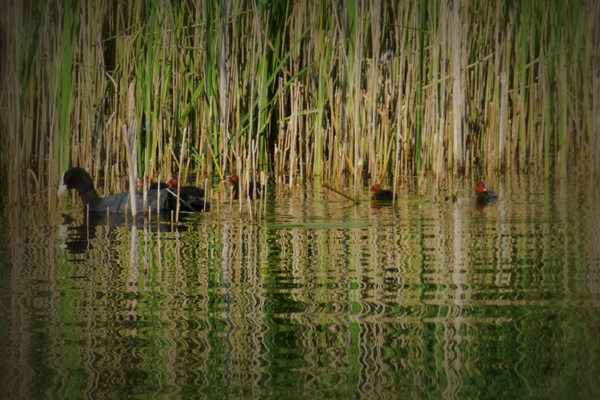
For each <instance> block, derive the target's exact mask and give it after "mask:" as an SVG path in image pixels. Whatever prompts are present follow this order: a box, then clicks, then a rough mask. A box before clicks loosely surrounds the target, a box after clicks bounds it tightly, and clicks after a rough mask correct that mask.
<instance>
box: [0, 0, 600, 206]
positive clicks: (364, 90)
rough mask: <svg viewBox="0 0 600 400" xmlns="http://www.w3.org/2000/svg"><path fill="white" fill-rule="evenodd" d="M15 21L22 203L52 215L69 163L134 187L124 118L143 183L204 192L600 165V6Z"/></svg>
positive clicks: (189, 12)
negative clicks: (205, 188)
mask: <svg viewBox="0 0 600 400" xmlns="http://www.w3.org/2000/svg"><path fill="white" fill-rule="evenodd" d="M0 20H1V21H2V25H1V29H2V31H1V40H0V46H1V50H2V54H3V57H2V58H1V59H0V68H1V71H2V74H1V84H2V91H1V94H0V110H1V119H0V131H1V140H2V145H1V150H0V169H1V172H2V173H1V174H0V181H1V185H2V187H3V188H5V189H6V193H7V194H8V197H9V201H19V200H20V199H23V198H28V199H34V198H37V199H39V201H40V202H42V201H47V202H48V205H49V206H51V203H52V200H51V199H52V198H53V196H47V197H46V196H41V195H40V194H41V193H52V189H53V188H55V187H56V184H57V182H58V178H59V176H60V173H62V171H64V170H65V169H67V168H68V167H69V166H81V167H83V168H85V169H86V170H88V171H90V173H91V175H92V176H93V177H94V179H95V180H96V183H97V184H98V183H102V185H100V187H99V188H100V192H103V193H107V192H112V191H116V190H121V189H122V188H123V187H125V186H126V185H125V184H124V183H123V181H124V180H125V179H126V176H127V172H126V169H127V163H126V162H125V159H126V157H125V154H126V153H125V138H124V137H123V135H122V132H123V129H122V127H123V126H124V125H128V126H129V127H132V126H134V127H136V130H135V132H134V134H135V135H136V136H135V138H136V140H137V146H136V148H137V159H136V161H135V162H136V163H137V170H138V173H139V174H140V175H142V176H143V175H146V176H148V177H152V178H156V177H157V176H158V175H159V174H160V175H161V176H162V177H169V176H172V175H175V174H181V176H182V177H183V179H184V181H185V182H186V183H188V184H198V185H203V184H204V183H205V182H206V179H210V180H213V183H214V182H221V181H222V179H223V178H225V177H226V176H227V175H229V174H232V173H236V174H237V175H239V176H240V177H249V178H251V179H253V180H258V178H257V175H258V174H259V173H260V172H266V173H270V174H272V175H274V176H275V181H276V182H279V183H285V184H288V185H294V184H295V183H298V182H304V181H307V180H313V179H320V180H323V181H325V182H330V183H331V184H332V185H333V186H336V187H340V186H343V185H344V186H346V185H347V186H350V187H353V188H354V190H355V193H358V190H359V188H360V187H361V186H362V185H364V184H366V183H367V182H366V181H368V180H375V181H383V180H389V181H393V184H394V185H397V184H399V183H401V182H402V179H403V178H404V177H407V176H415V175H416V176H419V175H420V174H423V173H428V172H432V173H434V174H436V175H437V176H439V177H442V178H446V177H453V176H456V174H467V176H469V175H482V174H484V175H485V174H495V173H503V172H504V171H506V170H507V169H511V170H513V171H514V170H518V171H535V170H543V171H544V173H545V174H546V176H550V175H555V176H557V177H559V178H563V177H565V176H566V174H567V173H568V171H569V168H570V167H571V166H573V165H575V166H578V165H587V166H589V169H590V171H591V173H592V174H598V172H600V171H599V170H598V168H599V167H598V166H600V133H599V130H600V128H599V125H600V119H599V118H598V115H600V77H599V75H598V71H599V70H600V57H598V55H599V53H600V51H599V50H600V43H599V42H600V26H599V24H598V23H597V21H599V20H600V4H598V2H581V1H567V0H559V1H556V2H552V3H550V4H545V3H543V2H533V1H524V2H520V3H506V2H502V1H489V2H488V1H478V0H471V1H456V2H452V3H450V2H421V3H414V2H412V1H399V2H389V3H388V2H372V3H370V2H354V1H349V0H340V1H324V2H319V1H314V0H309V1H306V2H288V1H274V2H270V3H261V2H258V1H252V2H245V1H231V2H227V1H225V0H223V1H222V2H220V3H216V2H206V1H203V0H198V1H196V2H192V1H182V2H174V3H173V2H170V1H164V0H150V1H147V2H132V3H127V2H126V3H123V2H117V1H108V2H102V1H91V2H85V3H81V2H75V1H72V0H67V1H64V2H33V3H32V2H25V3H23V2H8V1H5V2H3V13H2V16H0ZM131 119H133V121H131ZM132 122H133V124H132ZM186 129H187V132H188V133H187V139H186V140H185V143H184V140H183V138H184V136H185V134H184V130H186ZM180 155H183V157H182V158H181V161H180V159H179V156H180ZM121 178H122V179H121ZM97 186H98V185H97ZM47 189H50V190H49V191H48V190H47ZM44 199H45V200H44Z"/></svg>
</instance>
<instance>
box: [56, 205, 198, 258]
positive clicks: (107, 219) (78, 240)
mask: <svg viewBox="0 0 600 400" xmlns="http://www.w3.org/2000/svg"><path fill="white" fill-rule="evenodd" d="M193 215H194V214H193V213H187V212H182V213H180V214H179V223H172V220H171V218H172V215H171V213H170V212H161V213H160V223H159V220H158V219H157V218H156V216H151V218H152V219H151V220H149V219H148V218H144V217H143V216H141V217H138V218H136V224H135V225H134V224H133V221H132V218H131V216H130V215H128V216H127V217H126V216H125V214H120V213H110V214H109V215H107V214H106V213H89V215H86V216H84V218H83V222H82V221H81V219H80V218H79V219H75V218H72V217H70V216H68V215H63V216H62V218H63V223H62V224H61V232H62V233H63V235H65V241H64V243H63V244H62V245H61V247H62V248H63V249H65V250H67V251H68V252H69V253H71V254H73V255H76V254H82V253H85V252H87V251H89V250H92V249H93V248H94V245H93V239H95V238H96V236H97V229H96V228H97V227H101V226H108V227H109V230H110V229H112V228H115V229H116V228H127V229H129V230H130V231H131V229H132V227H133V226H135V227H136V228H137V229H138V230H140V231H141V230H147V231H150V232H164V233H168V232H185V231H186V230H187V229H188V225H187V223H188V222H189V221H190V218H191V217H192V216H193ZM174 218H175V217H174V216H173V220H174Z"/></svg>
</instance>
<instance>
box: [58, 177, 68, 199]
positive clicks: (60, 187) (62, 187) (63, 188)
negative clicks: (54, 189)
mask: <svg viewBox="0 0 600 400" xmlns="http://www.w3.org/2000/svg"><path fill="white" fill-rule="evenodd" d="M60 181H61V182H62V184H61V185H60V186H59V187H58V195H59V196H62V194H63V193H64V192H66V191H67V185H65V173H64V172H63V174H62V176H61V177H60Z"/></svg>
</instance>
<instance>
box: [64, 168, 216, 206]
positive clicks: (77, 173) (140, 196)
mask: <svg viewBox="0 0 600 400" xmlns="http://www.w3.org/2000/svg"><path fill="white" fill-rule="evenodd" d="M184 188H186V189H185V190H184ZM192 188H193V189H192ZM69 189H75V190H77V193H79V197H81V200H82V201H83V205H84V208H85V207H86V206H89V210H90V211H91V212H106V211H107V210H108V211H109V212H111V213H123V212H125V209H126V208H129V209H130V207H131V205H130V201H129V192H126V193H119V194H113V195H112V196H107V197H100V196H98V193H97V192H96V189H95V188H94V183H93V181H92V178H91V177H90V174H88V173H87V172H86V171H85V170H84V169H83V168H78V167H73V168H70V169H68V170H67V171H66V172H65V173H63V175H62V179H61V185H60V187H59V188H58V195H59V196H60V195H62V194H63V193H64V192H65V191H67V190H69ZM169 190H171V191H173V192H174V193H176V189H175V188H172V189H169ZM159 194H160V203H159ZM200 194H201V196H202V197H204V190H202V189H200V188H197V187H194V186H184V187H182V188H181V194H180V197H181V199H183V200H184V201H185V202H186V203H187V204H189V205H190V206H191V209H190V207H188V206H186V205H184V204H183V203H181V205H180V209H181V210H183V211H186V210H187V211H192V209H193V211H204V210H205V209H206V210H208V209H209V206H210V205H209V203H206V207H205V206H204V198H202V202H200V201H199V196H200ZM186 199H187V200H189V201H187V200H186ZM135 202H136V206H137V209H138V210H140V211H141V210H143V207H144V192H141V191H138V192H135ZM177 202H178V201H177V198H176V197H175V196H173V195H172V194H171V193H169V192H168V191H167V189H160V190H148V191H147V200H146V204H147V206H148V208H149V209H151V210H152V212H153V213H155V212H156V211H157V209H158V208H160V210H161V211H171V210H176V209H177Z"/></svg>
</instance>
